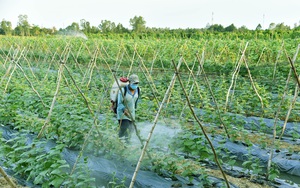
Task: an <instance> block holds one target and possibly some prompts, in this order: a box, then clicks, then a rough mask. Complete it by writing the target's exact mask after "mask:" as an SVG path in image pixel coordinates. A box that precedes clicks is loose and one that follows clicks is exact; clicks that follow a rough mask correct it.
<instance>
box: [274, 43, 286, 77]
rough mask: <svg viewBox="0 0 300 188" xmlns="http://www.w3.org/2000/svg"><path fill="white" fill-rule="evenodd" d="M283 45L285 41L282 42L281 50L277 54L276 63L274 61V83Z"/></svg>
mask: <svg viewBox="0 0 300 188" xmlns="http://www.w3.org/2000/svg"><path fill="white" fill-rule="evenodd" d="M283 46H284V41H283V42H282V44H281V47H280V50H279V51H278V54H277V56H276V60H275V63H274V70H273V79H272V80H273V83H274V82H275V75H276V69H277V63H278V59H279V57H280V56H281V53H282V50H283Z"/></svg>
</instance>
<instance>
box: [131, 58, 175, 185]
mask: <svg viewBox="0 0 300 188" xmlns="http://www.w3.org/2000/svg"><path fill="white" fill-rule="evenodd" d="M180 66H181V61H179V63H178V65H177V69H179V68H180ZM176 77H177V74H176V73H174V75H173V78H172V80H171V82H170V84H169V87H168V89H167V91H166V93H165V96H164V98H163V100H162V102H161V104H160V106H159V109H158V111H157V113H156V116H155V118H154V122H153V125H152V127H151V130H150V132H149V134H148V138H147V140H146V142H145V144H144V147H143V150H142V153H141V155H140V158H139V161H138V163H137V165H136V168H135V171H134V174H133V176H132V179H131V183H130V186H129V188H133V186H134V183H135V180H136V176H137V173H138V171H139V168H140V166H141V163H142V161H143V158H144V155H145V153H146V151H147V147H148V144H149V142H150V139H151V136H152V134H153V131H154V129H155V127H156V124H157V122H158V118H159V115H160V112H161V111H162V108H163V107H164V103H165V102H166V100H167V98H168V96H169V95H170V92H171V88H172V86H173V85H174V82H175V79H176Z"/></svg>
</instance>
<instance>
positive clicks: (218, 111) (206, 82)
mask: <svg viewBox="0 0 300 188" xmlns="http://www.w3.org/2000/svg"><path fill="white" fill-rule="evenodd" d="M203 53H204V52H203ZM196 56H197V59H198V62H199V66H200V68H201V70H202V72H203V75H204V81H205V84H206V85H207V87H208V90H209V92H210V95H211V97H212V99H213V101H214V103H215V105H216V109H217V114H218V116H219V119H220V121H221V123H222V127H224V129H225V133H226V135H227V138H230V135H229V133H228V130H227V125H225V123H224V121H223V118H222V116H221V111H220V108H219V106H218V102H217V100H216V98H215V95H214V93H213V91H212V89H211V86H210V84H209V81H208V78H207V76H206V73H205V70H204V67H203V65H202V64H201V60H200V58H199V56H198V54H196ZM203 56H204V54H203ZM187 101H189V100H187ZM203 130H204V129H203Z"/></svg>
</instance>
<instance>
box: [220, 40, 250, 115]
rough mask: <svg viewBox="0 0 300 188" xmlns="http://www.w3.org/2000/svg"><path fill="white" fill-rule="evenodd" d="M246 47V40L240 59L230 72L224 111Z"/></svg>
mask: <svg viewBox="0 0 300 188" xmlns="http://www.w3.org/2000/svg"><path fill="white" fill-rule="evenodd" d="M247 47H248V42H247V43H246V45H245V48H244V50H243V52H242V55H241V58H240V60H239V61H238V63H237V66H236V69H235V70H234V72H233V74H232V78H231V84H230V86H229V88H228V91H227V95H226V102H225V111H227V105H228V98H229V94H230V91H231V89H232V86H233V84H234V83H235V82H236V79H237V76H238V71H239V68H240V66H241V62H242V60H243V58H244V56H245V52H246V49H247Z"/></svg>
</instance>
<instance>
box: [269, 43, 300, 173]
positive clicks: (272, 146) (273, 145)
mask: <svg viewBox="0 0 300 188" xmlns="http://www.w3.org/2000/svg"><path fill="white" fill-rule="evenodd" d="M299 46H300V45H298V48H297V50H296V53H295V55H294V57H293V61H292V62H294V61H296V57H297V55H298V52H299ZM284 51H285V55H286V57H287V58H288V59H289V57H288V55H287V52H286V50H284ZM291 74H292V68H290V71H289V74H288V77H287V80H286V84H285V88H284V92H283V95H282V97H281V101H280V104H279V106H278V109H277V111H276V113H275V118H274V119H275V121H274V124H273V139H272V145H271V148H270V155H269V159H268V164H267V172H266V178H267V179H269V175H270V174H269V173H270V171H271V164H272V159H273V154H274V148H275V140H276V134H277V133H276V128H277V125H276V124H277V120H278V116H279V113H280V110H281V105H282V104H283V101H284V98H285V96H286V93H287V90H288V83H289V82H290V78H291ZM297 79H298V78H297Z"/></svg>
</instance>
